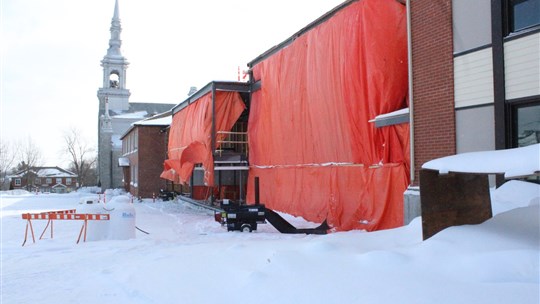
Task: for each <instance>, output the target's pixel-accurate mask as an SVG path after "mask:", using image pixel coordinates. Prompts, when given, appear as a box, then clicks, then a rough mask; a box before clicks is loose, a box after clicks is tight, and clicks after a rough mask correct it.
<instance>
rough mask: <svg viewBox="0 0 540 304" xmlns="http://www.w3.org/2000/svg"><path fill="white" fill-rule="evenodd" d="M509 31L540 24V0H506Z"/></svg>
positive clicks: (513, 31) (509, 32) (517, 30)
mask: <svg viewBox="0 0 540 304" xmlns="http://www.w3.org/2000/svg"><path fill="white" fill-rule="evenodd" d="M506 1H507V2H506V7H507V9H506V14H507V24H508V25H507V26H508V33H507V34H511V33H515V32H519V31H522V30H526V29H529V28H531V27H534V26H539V25H540V0H506Z"/></svg>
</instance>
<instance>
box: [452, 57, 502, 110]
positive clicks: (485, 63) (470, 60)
mask: <svg viewBox="0 0 540 304" xmlns="http://www.w3.org/2000/svg"><path fill="white" fill-rule="evenodd" d="M454 94H455V96H454V98H455V101H456V108H462V107H469V106H475V105H481V104H490V103H493V60H492V52H491V48H486V49H482V50H479V51H476V52H473V53H469V54H466V55H462V56H458V57H456V58H454Z"/></svg>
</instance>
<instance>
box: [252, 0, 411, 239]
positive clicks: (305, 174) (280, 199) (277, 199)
mask: <svg viewBox="0 0 540 304" xmlns="http://www.w3.org/2000/svg"><path fill="white" fill-rule="evenodd" d="M253 74H254V78H255V81H258V80H260V81H261V89H260V90H258V91H255V92H254V93H253V94H252V101H251V110H250V118H249V125H248V134H249V148H250V154H249V160H250V172H249V174H250V178H249V185H248V201H249V202H253V201H254V192H253V190H254V189H253V178H254V177H255V176H258V177H259V178H260V185H261V193H260V197H261V202H262V203H265V204H266V205H267V206H268V207H270V208H272V209H276V210H279V211H283V212H286V213H290V214H293V215H297V216H302V217H304V218H305V219H307V220H310V221H314V222H322V221H324V220H325V219H327V220H328V223H329V224H330V225H331V226H332V227H334V228H335V229H336V230H350V229H366V230H370V231H371V230H378V229H386V228H392V227H397V226H400V225H402V224H403V192H404V191H405V189H406V188H407V185H408V184H409V172H408V160H409V155H408V154H409V150H408V149H409V134H408V133H409V127H408V124H404V125H397V126H389V127H384V128H381V129H377V128H375V126H374V124H372V123H370V122H369V120H370V119H373V118H375V117H376V116H377V115H380V114H384V113H389V112H393V111H395V110H399V109H402V108H405V107H407V99H406V96H407V34H406V14H405V6H404V5H402V4H400V3H398V2H397V1H395V0H362V1H357V2H352V3H351V4H350V5H348V6H346V7H344V8H342V9H341V10H339V11H338V12H336V13H335V15H334V16H332V17H331V18H330V19H328V20H326V21H324V22H322V23H321V24H319V25H317V26H316V27H314V28H312V29H310V30H309V31H307V32H305V33H304V34H303V35H301V36H300V37H298V38H296V39H295V40H294V41H293V42H291V44H289V45H287V46H286V47H284V48H282V49H281V50H279V51H278V52H276V53H274V54H272V55H270V56H269V57H267V58H266V59H264V60H263V61H261V62H259V63H257V64H255V65H254V66H253Z"/></svg>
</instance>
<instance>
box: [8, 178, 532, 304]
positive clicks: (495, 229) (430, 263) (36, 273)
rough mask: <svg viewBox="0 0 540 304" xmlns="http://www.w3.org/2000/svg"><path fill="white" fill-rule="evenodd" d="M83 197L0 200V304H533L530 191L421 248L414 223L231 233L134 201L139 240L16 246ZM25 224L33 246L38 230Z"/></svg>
mask: <svg viewBox="0 0 540 304" xmlns="http://www.w3.org/2000/svg"><path fill="white" fill-rule="evenodd" d="M517 194H519V195H517ZM87 195H88V194H47V195H35V194H25V193H18V194H13V193H7V192H4V193H2V194H1V196H0V197H1V220H2V232H1V234H2V240H1V244H2V257H1V261H2V265H1V266H2V273H1V279H2V283H1V284H2V286H1V287H2V289H1V297H2V299H1V300H2V303H6V304H8V303H55V304H57V303H326V304H327V303H430V304H431V303H490V304H492V303H504V304H508V303H540V287H539V286H540V285H539V283H540V274H539V273H540V271H539V268H540V265H539V260H540V248H539V239H540V236H539V231H540V230H539V214H540V213H539V212H540V211H539V203H538V200H539V196H540V186H538V185H534V184H525V183H523V182H517V181H512V182H509V183H507V184H505V185H504V186H503V187H502V188H499V189H498V190H496V191H495V192H494V193H493V195H492V196H493V199H494V202H493V206H494V212H495V213H498V214H496V215H495V216H494V218H492V219H490V220H489V221H487V222H485V223H483V224H481V225H472V226H460V227H452V228H449V229H446V230H444V231H442V232H441V233H439V234H437V235H435V236H434V237H432V238H430V239H428V240H426V241H422V233H421V220H420V218H417V219H415V220H414V221H413V222H412V223H411V224H410V225H408V226H405V227H401V228H398V229H393V230H386V231H378V232H371V233H367V232H362V231H350V232H339V233H332V234H329V235H322V236H321V235H285V234H280V233H278V232H277V231H276V230H275V229H274V228H273V227H272V226H271V225H270V224H265V225H260V227H259V230H258V231H256V232H253V233H241V232H227V231H226V229H225V228H223V227H221V226H220V225H219V224H218V223H216V222H214V219H213V214H209V213H208V212H205V211H202V210H199V209H196V208H194V207H191V205H186V204H185V203H180V202H156V203H153V202H152V201H143V202H135V203H134V206H135V209H136V225H137V227H139V228H141V229H143V230H145V231H147V232H149V233H150V234H144V233H142V232H139V231H137V234H136V239H131V240H102V241H88V242H86V243H82V242H81V243H79V244H76V243H75V242H76V239H77V237H78V233H79V230H80V227H81V222H80V221H57V222H56V223H55V224H54V238H53V239H50V235H49V234H48V233H47V234H45V237H46V238H45V239H42V240H38V241H36V243H35V244H34V243H32V240H31V239H30V240H29V242H28V243H27V244H26V245H25V246H24V247H22V246H21V244H22V241H23V238H24V231H25V225H26V221H25V220H22V219H21V214H22V213H25V212H41V211H48V210H61V209H72V208H77V207H78V206H79V204H78V202H79V198H80V197H81V196H87ZM287 219H288V220H290V221H291V222H292V223H293V224H294V225H296V226H299V227H301V226H303V225H304V226H308V225H310V224H312V223H306V222H304V221H303V220H302V219H298V218H293V217H290V216H288V217H287ZM33 223H34V229H35V233H36V238H38V237H39V235H40V234H41V231H42V230H43V228H44V227H45V224H46V221H33ZM89 230H90V228H89ZM89 234H91V231H89Z"/></svg>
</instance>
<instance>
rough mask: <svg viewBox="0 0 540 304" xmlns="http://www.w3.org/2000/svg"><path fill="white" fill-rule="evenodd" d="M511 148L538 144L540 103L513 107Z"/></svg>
mask: <svg viewBox="0 0 540 304" xmlns="http://www.w3.org/2000/svg"><path fill="white" fill-rule="evenodd" d="M512 114H513V128H512V129H513V132H512V139H513V140H512V146H513V147H525V146H530V145H534V144H537V143H540V102H536V103H526V104H522V105H516V106H514V107H513V111H512Z"/></svg>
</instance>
